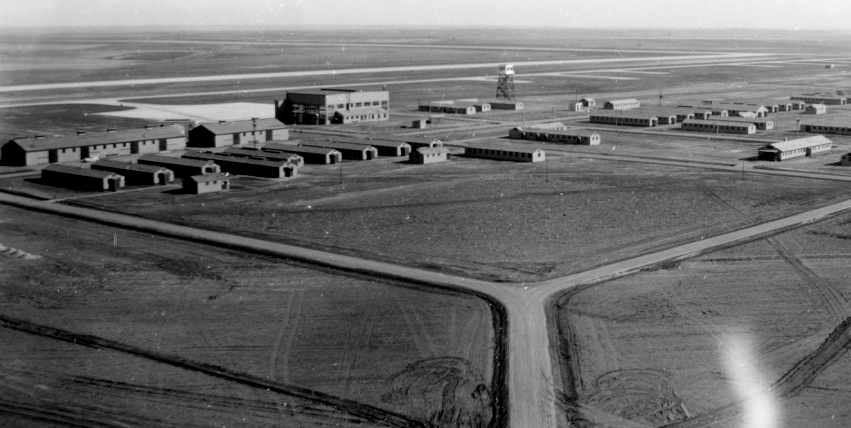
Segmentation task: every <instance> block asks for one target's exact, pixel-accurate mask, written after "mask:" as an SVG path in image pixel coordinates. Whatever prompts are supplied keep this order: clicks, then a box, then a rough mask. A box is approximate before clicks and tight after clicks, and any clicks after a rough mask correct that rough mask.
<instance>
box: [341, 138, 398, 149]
mask: <svg viewBox="0 0 851 428" xmlns="http://www.w3.org/2000/svg"><path fill="white" fill-rule="evenodd" d="M332 141H337V142H340V143H351V144H360V145H362V146H373V147H393V148H396V147H402V146H409V147H410V144H408V143H406V142H404V141H398V140H391V139H383V138H378V139H368V140H361V139H357V138H347V137H332Z"/></svg>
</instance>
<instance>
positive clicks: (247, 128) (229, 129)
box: [197, 117, 287, 135]
mask: <svg viewBox="0 0 851 428" xmlns="http://www.w3.org/2000/svg"><path fill="white" fill-rule="evenodd" d="M286 127H287V126H286V125H284V124H283V123H282V122H281V121H279V120H278V119H275V118H274V117H269V118H262V119H257V120H251V119H248V120H230V121H229V120H220V121H218V122H204V123H200V124H198V126H197V128H204V129H207V130H208V131H210V132H212V133H213V134H215V135H221V134H236V133H242V132H251V131H265V130H269V129H285V128H286Z"/></svg>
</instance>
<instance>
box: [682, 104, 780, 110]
mask: <svg viewBox="0 0 851 428" xmlns="http://www.w3.org/2000/svg"><path fill="white" fill-rule="evenodd" d="M686 107H688V106H686ZM691 107H693V108H702V109H706V110H735V111H753V112H756V111H759V110H768V109H767V108H766V107H765V106H764V105H762V104H744V103H740V104H736V103H712V104H700V105H693V106H691Z"/></svg>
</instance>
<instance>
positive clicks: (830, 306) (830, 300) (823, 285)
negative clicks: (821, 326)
mask: <svg viewBox="0 0 851 428" xmlns="http://www.w3.org/2000/svg"><path fill="white" fill-rule="evenodd" d="M766 241H768V243H769V244H771V246H772V247H774V249H775V250H776V251H777V254H779V255H780V257H782V258H783V260H786V262H787V263H789V265H791V266H792V267H793V268H794V269H795V271H796V272H797V273H798V276H800V277H801V279H802V280H803V281H804V282H805V283H806V285H807V287H809V288H810V289H811V290H815V292H816V293H817V294H819V295H820V296H821V297H822V300H824V304H825V307H826V308H827V310H828V312H830V315H831V316H832V317H833V318H834V319H837V320H842V319H845V317H847V316H848V314H849V310H848V307H849V306H848V300H847V299H845V296H844V295H843V294H842V293H841V292H840V291H839V290H837V289H836V288H834V287H833V285H831V284H830V282H829V281H827V280H826V279H824V278H822V277H820V276H818V274H816V273H815V272H813V270H812V269H810V268H808V267H807V266H806V265H804V263H803V262H802V261H801V259H799V258H798V257H796V256H795V254H793V253H792V252H791V251H790V250H789V249H788V248H786V246H785V245H783V243H782V242H780V239H779V238H777V237H770V238H768V239H766Z"/></svg>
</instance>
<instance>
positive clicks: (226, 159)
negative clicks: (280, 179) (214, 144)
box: [183, 151, 290, 167]
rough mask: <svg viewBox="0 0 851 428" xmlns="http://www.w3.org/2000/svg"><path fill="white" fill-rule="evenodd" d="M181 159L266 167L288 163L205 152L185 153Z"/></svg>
mask: <svg viewBox="0 0 851 428" xmlns="http://www.w3.org/2000/svg"><path fill="white" fill-rule="evenodd" d="M183 157H184V158H186V159H202V160H211V161H213V162H221V163H231V164H234V163H238V164H245V165H256V166H268V167H280V166H283V165H289V164H290V163H289V162H288V161H279V160H271V159H267V158H263V157H259V156H258V157H255V158H249V157H241V156H228V155H221V154H218V153H205V152H194V151H193V152H186V153H184V154H183Z"/></svg>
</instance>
